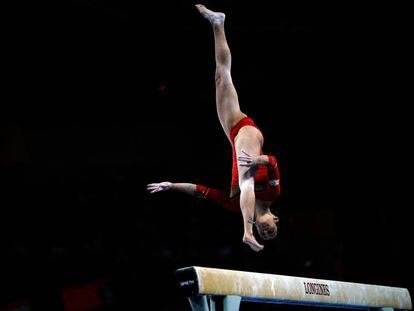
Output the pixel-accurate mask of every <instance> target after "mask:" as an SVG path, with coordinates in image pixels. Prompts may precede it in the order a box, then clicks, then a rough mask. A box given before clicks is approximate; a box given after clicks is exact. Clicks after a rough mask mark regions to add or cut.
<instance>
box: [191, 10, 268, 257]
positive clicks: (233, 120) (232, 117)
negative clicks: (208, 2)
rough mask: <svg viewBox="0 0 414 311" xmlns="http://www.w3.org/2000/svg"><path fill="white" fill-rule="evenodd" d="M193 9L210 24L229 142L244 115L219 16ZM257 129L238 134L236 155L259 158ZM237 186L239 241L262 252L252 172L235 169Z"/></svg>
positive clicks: (222, 117)
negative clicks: (241, 231) (240, 218)
mask: <svg viewBox="0 0 414 311" xmlns="http://www.w3.org/2000/svg"><path fill="white" fill-rule="evenodd" d="M196 7H197V9H198V10H199V12H200V13H201V15H203V17H205V18H206V19H207V20H208V21H209V22H210V23H211V25H212V27H213V31H214V42H215V57H216V107H217V114H218V117H219V120H220V123H221V126H222V127H223V130H224V132H225V133H226V135H227V137H228V138H229V140H230V131H231V129H232V128H233V127H234V126H235V125H236V124H237V123H238V122H239V121H240V120H241V119H242V118H244V117H246V114H244V113H243V112H241V110H240V106H239V100H238V97H237V92H236V89H235V87H234V85H233V81H232V78H231V73H230V70H231V53H230V48H229V46H228V44H227V39H226V34H225V31H224V19H225V15H224V14H223V13H218V12H213V11H211V10H209V9H207V8H206V7H205V6H203V5H196ZM258 136H260V137H261V134H259V133H258V130H257V129H255V128H253V127H251V126H246V127H244V128H242V129H241V130H240V131H239V134H238V135H237V138H236V140H235V148H236V153H237V154H239V153H240V152H241V149H245V150H246V151H247V152H248V153H249V154H252V155H259V154H260V149H261V144H262V141H261V140H260V139H258ZM238 171H239V186H240V190H241V193H240V208H241V211H242V214H243V225H244V235H243V242H244V243H246V244H248V245H249V246H250V248H252V249H253V250H254V251H260V250H262V249H263V245H260V244H259V243H258V242H257V241H256V239H255V238H254V236H253V221H254V211H255V193H254V175H255V172H254V169H250V170H249V169H248V168H246V167H243V166H240V165H239V166H238Z"/></svg>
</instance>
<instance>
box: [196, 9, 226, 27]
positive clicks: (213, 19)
mask: <svg viewBox="0 0 414 311" xmlns="http://www.w3.org/2000/svg"><path fill="white" fill-rule="evenodd" d="M196 8H197V10H198V11H199V12H200V13H201V15H203V16H204V17H205V18H206V19H207V20H208V21H209V22H210V23H211V24H212V25H213V26H218V25H222V24H224V19H225V18H226V15H224V13H219V12H213V11H211V10H209V9H207V8H206V7H205V6H204V5H202V4H196Z"/></svg>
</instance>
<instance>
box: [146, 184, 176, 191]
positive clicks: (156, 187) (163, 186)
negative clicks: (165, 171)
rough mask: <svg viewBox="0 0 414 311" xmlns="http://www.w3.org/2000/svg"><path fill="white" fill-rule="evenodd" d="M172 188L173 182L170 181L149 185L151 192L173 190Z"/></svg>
mask: <svg viewBox="0 0 414 311" xmlns="http://www.w3.org/2000/svg"><path fill="white" fill-rule="evenodd" d="M171 188H172V183H170V182H169V181H164V182H161V183H153V184H148V185H147V190H148V191H149V192H150V193H155V192H163V191H168V190H171Z"/></svg>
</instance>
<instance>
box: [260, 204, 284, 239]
mask: <svg viewBox="0 0 414 311" xmlns="http://www.w3.org/2000/svg"><path fill="white" fill-rule="evenodd" d="M278 222H279V217H277V216H275V215H273V214H272V212H271V211H270V209H268V210H267V211H266V212H264V213H258V214H256V228H257V232H258V233H259V235H260V237H261V238H262V239H263V240H271V239H274V238H275V237H276V235H277V223H278Z"/></svg>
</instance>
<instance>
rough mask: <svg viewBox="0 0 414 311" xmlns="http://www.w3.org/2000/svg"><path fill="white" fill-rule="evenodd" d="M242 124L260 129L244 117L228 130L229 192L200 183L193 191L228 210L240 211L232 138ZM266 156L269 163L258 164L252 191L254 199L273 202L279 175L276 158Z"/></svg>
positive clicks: (277, 188)
mask: <svg viewBox="0 0 414 311" xmlns="http://www.w3.org/2000/svg"><path fill="white" fill-rule="evenodd" d="M244 126H253V127H255V128H257V129H258V130H259V131H260V129H259V128H258V127H257V126H256V125H255V123H254V121H253V120H252V119H250V118H247V117H245V118H243V119H241V120H240V121H239V122H238V123H237V124H236V126H235V127H234V128H233V129H232V130H231V132H230V139H231V142H232V148H233V167H232V180H231V189H230V194H229V195H226V194H225V192H224V191H221V190H217V189H214V188H209V187H206V186H202V185H197V188H196V193H195V196H196V197H198V198H203V199H207V200H210V201H214V202H217V203H219V204H220V205H221V206H222V207H224V208H225V209H227V210H230V211H240V200H239V194H240V188H239V173H238V167H237V155H236V149H235V146H234V139H235V137H236V136H237V133H238V132H239V130H240V129H241V128H242V127H244ZM260 154H261V155H263V152H260ZM267 157H268V159H269V161H268V162H269V165H259V167H258V169H257V173H256V175H255V177H254V191H255V194H256V199H258V200H261V201H268V202H274V201H275V200H276V199H277V198H278V196H279V195H280V175H279V169H278V165H277V160H276V158H275V157H274V156H272V155H267Z"/></svg>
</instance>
